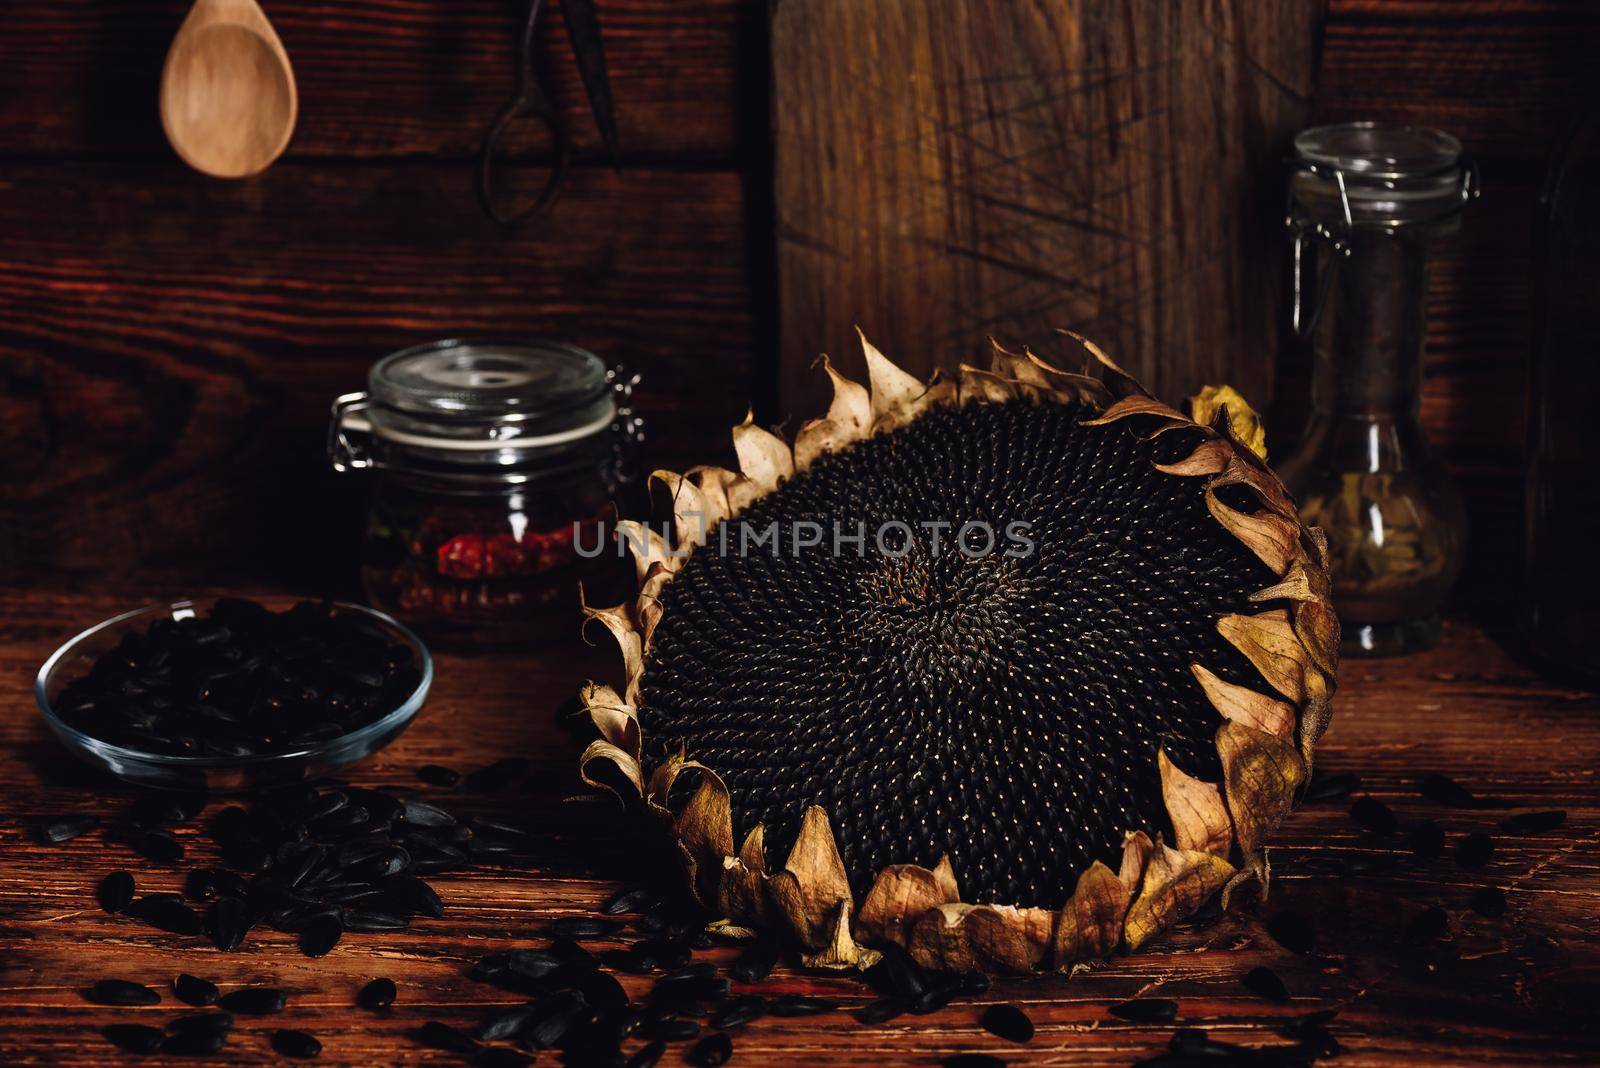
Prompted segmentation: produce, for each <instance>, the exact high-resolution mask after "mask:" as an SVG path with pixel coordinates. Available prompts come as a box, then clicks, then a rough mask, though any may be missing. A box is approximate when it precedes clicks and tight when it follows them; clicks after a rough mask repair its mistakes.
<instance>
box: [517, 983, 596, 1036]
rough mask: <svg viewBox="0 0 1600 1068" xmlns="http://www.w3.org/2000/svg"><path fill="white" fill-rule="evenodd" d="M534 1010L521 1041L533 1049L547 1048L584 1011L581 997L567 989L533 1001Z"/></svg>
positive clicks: (569, 1027)
mask: <svg viewBox="0 0 1600 1068" xmlns="http://www.w3.org/2000/svg"><path fill="white" fill-rule="evenodd" d="M535 1006H536V1010H537V1011H536V1012H535V1013H534V1015H533V1016H532V1018H531V1019H529V1021H528V1023H527V1024H526V1026H525V1027H524V1028H523V1032H522V1041H523V1042H524V1043H525V1044H527V1045H529V1046H532V1047H533V1048H534V1049H549V1048H550V1047H551V1046H553V1045H555V1044H556V1043H557V1042H559V1041H561V1039H562V1037H563V1036H564V1035H566V1033H567V1032H568V1031H569V1030H571V1029H572V1027H573V1025H574V1024H576V1023H577V1022H578V1020H579V1018H580V1017H581V1016H582V1014H583V1013H584V1011H585V1009H586V1006H585V1005H584V1004H583V999H582V998H580V997H579V996H578V995H576V994H574V993H572V992H571V991H568V990H563V991H561V992H560V993H556V994H551V995H550V996H549V997H546V998H542V999H540V1000H539V1001H538V1002H536V1003H535Z"/></svg>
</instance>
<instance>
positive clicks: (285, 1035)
mask: <svg viewBox="0 0 1600 1068" xmlns="http://www.w3.org/2000/svg"><path fill="white" fill-rule="evenodd" d="M272 1048H273V1049H275V1050H277V1051H278V1052H279V1053H281V1054H283V1055H284V1056H285V1057H294V1058H296V1059H299V1060H305V1059H308V1058H311V1057H315V1056H316V1055H317V1054H319V1053H321V1052H322V1043H321V1042H319V1041H317V1038H316V1036H315V1035H309V1034H307V1033H306V1032H304V1031H291V1030H287V1029H284V1030H279V1031H274V1032H272Z"/></svg>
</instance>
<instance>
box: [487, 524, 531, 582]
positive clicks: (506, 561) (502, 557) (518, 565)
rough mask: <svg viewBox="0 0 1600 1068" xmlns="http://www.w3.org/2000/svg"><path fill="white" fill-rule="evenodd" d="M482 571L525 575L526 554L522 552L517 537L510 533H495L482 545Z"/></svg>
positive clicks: (491, 575)
mask: <svg viewBox="0 0 1600 1068" xmlns="http://www.w3.org/2000/svg"><path fill="white" fill-rule="evenodd" d="M483 573H484V574H485V575H487V576H489V577H491V578H492V577H494V576H497V575H525V574H527V573H528V554H527V553H525V552H523V550H522V546H520V545H518V544H517V539H516V538H514V537H512V536H511V535H510V534H496V535H494V536H492V537H491V538H490V539H489V540H488V541H486V542H485V543H484V546H483Z"/></svg>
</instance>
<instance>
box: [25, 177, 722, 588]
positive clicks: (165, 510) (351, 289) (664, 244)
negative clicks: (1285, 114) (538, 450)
mask: <svg viewBox="0 0 1600 1068" xmlns="http://www.w3.org/2000/svg"><path fill="white" fill-rule="evenodd" d="M741 205H742V198H741V193H740V189H739V182H738V178H737V176H735V175H732V174H725V173H700V172H693V171H685V172H659V173H639V172H627V173H625V174H622V175H615V174H613V173H611V172H610V171H609V170H598V169H591V170H581V171H579V172H576V173H575V174H574V175H573V176H572V178H571V180H570V182H569V186H568V192H567V194H566V196H565V198H564V199H563V200H562V202H561V204H560V207H559V209H558V210H557V211H556V212H554V214H552V215H551V216H550V217H549V219H548V220H547V221H546V222H545V223H544V224H542V225H541V226H539V227H536V228H533V229H528V230H520V231H514V232H507V231H504V230H501V229H499V228H497V227H495V226H494V225H493V224H491V223H489V222H488V221H487V220H485V219H484V218H483V217H482V216H481V214H480V213H479V211H478V206H477V203H476V201H475V200H474V198H473V191H472V187H471V176H470V173H469V172H468V171H467V170H466V169H464V168H461V167H452V166H447V165H443V164H427V165H424V164H395V165H373V166H362V167H338V168H329V167H318V166H309V165H296V164H292V163H285V164H281V165H280V166H279V167H277V168H275V169H274V170H273V171H271V172H269V173H268V174H267V175H266V176H265V177H264V178H263V179H262V180H260V181H259V182H256V183H247V184H224V183H218V182H214V181H210V180H207V179H205V178H202V177H200V176H199V175H195V174H192V173H190V172H187V171H185V170H182V169H180V168H178V167H176V166H174V165H167V164H143V165H123V164H118V165H110V164H107V165H89V164H82V163H58V164H31V165H24V164H12V165H10V166H8V167H7V168H5V170H4V172H3V173H0V234H4V235H5V239H4V250H3V252H0V354H3V357H4V358H3V362H0V381H3V382H4V386H5V388H4V389H3V390H0V442H3V445H4V449H5V453H6V456H7V458H8V460H7V463H6V465H5V467H4V469H3V471H0V574H3V575H5V576H7V577H10V578H13V579H14V578H16V577H17V576H23V575H27V574H29V573H31V572H33V571H34V570H35V569H38V568H48V569H51V570H55V571H59V572H65V573H85V572H99V573H106V572H111V571H119V572H121V573H124V574H126V573H127V572H128V571H129V570H130V569H132V568H153V569H163V568H164V569H167V570H169V571H173V570H176V571H184V570H187V571H188V572H189V574H190V575H191V577H195V576H199V575H202V574H206V573H207V572H211V573H212V574H215V572H214V571H212V569H214V568H218V567H221V568H223V569H224V571H223V572H222V574H236V573H238V572H239V571H241V570H246V571H248V570H251V569H259V568H260V567H262V566H263V565H265V566H267V567H268V570H269V571H274V572H276V573H280V574H282V573H286V570H287V569H288V568H292V567H295V566H299V563H297V562H310V563H311V564H312V565H313V566H315V563H316V561H318V560H320V559H323V558H325V557H326V556H327V555H328V554H329V553H330V552H332V553H337V552H338V551H339V549H340V547H341V546H343V545H345V544H347V543H348V544H351V545H353V543H354V539H355V537H356V529H357V528H356V526H355V524H356V523H357V522H359V520H357V519H356V518H355V514H354V513H355V507H356V506H358V505H359V494H355V493H353V492H352V489H353V487H352V486H351V485H350V484H349V483H348V482H341V483H335V482H333V481H332V478H331V473H329V472H328V471H327V464H326V460H325V458H324V454H323V444H322V442H323V439H324V436H325V433H326V426H327V414H328V405H329V404H330V403H331V401H332V399H333V398H334V397H335V396H337V395H338V394H340V393H343V392H348V391H350V390H353V389H359V388H362V386H363V385H364V384H365V375H366V369H367V367H368V366H369V365H370V364H371V363H372V361H374V360H375V359H377V358H378V357H380V356H382V355H384V354H386V353H387V352H389V351H392V350H394V349H396V348H398V347H401V346H404V345H408V344H414V343H416V342H419V341H425V340H431V339H433V338H436V337H447V336H460V335H501V336H507V335H509V336H518V335H531V336H536V337H554V338H559V339H562V340H570V341H574V342H578V343H581V344H583V345H585V346H587V347H589V348H591V349H592V350H593V351H595V352H596V353H597V354H598V355H599V356H601V357H602V358H603V359H605V360H607V361H611V362H622V363H625V364H627V365H628V366H630V367H631V368H633V369H635V370H638V371H640V372H641V373H642V374H643V375H644V376H645V386H644V388H643V391H642V396H641V398H640V408H641V410H642V411H644V412H645V413H647V415H648V416H649V417H650V420H651V433H652V434H653V435H654V437H653V438H652V441H653V442H660V443H665V444H668V445H670V446H671V449H673V450H679V451H678V452H675V453H674V452H670V450H668V451H667V452H666V453H664V454H658V456H657V459H671V460H674V461H676V462H682V461H683V460H685V459H688V458H690V457H693V458H695V459H699V458H702V457H705V456H707V455H718V454H719V450H723V449H726V440H727V438H726V431H727V428H728V427H729V426H731V425H732V424H733V423H735V422H737V421H738V418H739V416H740V414H741V413H742V411H743V403H744V400H743V399H744V397H745V396H746V395H747V392H748V386H747V374H748V358H749V357H748V344H747V339H748V337H749V330H750V325H749V313H748V309H747V305H746V288H745V274H744V263H743V243H742V214H741V213H742V206H741ZM40 220H49V223H48V225H40ZM690 280H692V281H690ZM713 367H714V368H715V373H714V374H712V373H710V368H713ZM697 381H698V382H699V383H700V384H699V385H698V386H697V387H696V388H693V389H690V388H686V385H687V384H688V383H691V382H697ZM341 524H345V525H341ZM341 538H344V539H346V540H345V541H341ZM212 580H213V581H214V580H215V579H214V578H213V579H212Z"/></svg>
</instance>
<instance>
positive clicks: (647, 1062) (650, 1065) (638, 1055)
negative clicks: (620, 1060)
mask: <svg viewBox="0 0 1600 1068" xmlns="http://www.w3.org/2000/svg"><path fill="white" fill-rule="evenodd" d="M666 1052H667V1044H666V1042H664V1041H662V1040H661V1039H657V1040H656V1041H654V1042H650V1043H647V1044H645V1045H643V1046H640V1047H639V1048H638V1049H636V1050H634V1051H633V1056H631V1057H629V1058H628V1060H627V1063H626V1065H625V1068H655V1066H656V1064H657V1063H658V1062H659V1061H660V1060H661V1058H662V1056H663V1055H665V1054H666Z"/></svg>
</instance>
